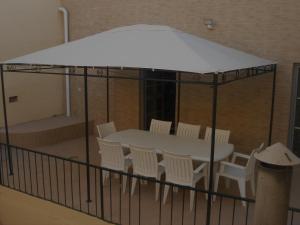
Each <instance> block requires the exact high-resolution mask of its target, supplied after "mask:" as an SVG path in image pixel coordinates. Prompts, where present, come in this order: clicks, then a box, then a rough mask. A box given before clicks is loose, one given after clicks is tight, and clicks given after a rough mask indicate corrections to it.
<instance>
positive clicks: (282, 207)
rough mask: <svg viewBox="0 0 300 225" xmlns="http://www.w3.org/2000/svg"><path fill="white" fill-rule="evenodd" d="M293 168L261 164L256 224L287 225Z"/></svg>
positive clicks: (256, 204) (255, 212)
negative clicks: (271, 166) (270, 166)
mask: <svg viewBox="0 0 300 225" xmlns="http://www.w3.org/2000/svg"><path fill="white" fill-rule="evenodd" d="M291 170H292V169H291V168H289V167H281V168H268V167H267V165H263V164H261V165H259V170H258V178H257V192H256V203H255V211H254V215H255V216H254V225H286V223H287V217H288V207H289V193H290V184H291Z"/></svg>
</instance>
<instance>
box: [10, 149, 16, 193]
mask: <svg viewBox="0 0 300 225" xmlns="http://www.w3.org/2000/svg"><path fill="white" fill-rule="evenodd" d="M12 152H13V151H12V149H10V155H11V161H12V162H13V154H12ZM13 167H14V164H12V169H13V170H14V168H13ZM11 176H12V185H13V187H14V189H15V188H16V186H15V174H14V173H13V174H11Z"/></svg>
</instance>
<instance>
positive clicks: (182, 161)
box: [163, 152, 194, 186]
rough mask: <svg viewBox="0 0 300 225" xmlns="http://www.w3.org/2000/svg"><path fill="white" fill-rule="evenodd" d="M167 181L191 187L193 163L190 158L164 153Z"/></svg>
mask: <svg viewBox="0 0 300 225" xmlns="http://www.w3.org/2000/svg"><path fill="white" fill-rule="evenodd" d="M163 158H164V166H165V172H166V181H167V182H171V183H175V184H181V185H189V186H190V185H191V184H192V182H193V171H194V168H193V161H192V158H191V157H190V156H185V155H177V154H172V153H167V152H164V153H163Z"/></svg>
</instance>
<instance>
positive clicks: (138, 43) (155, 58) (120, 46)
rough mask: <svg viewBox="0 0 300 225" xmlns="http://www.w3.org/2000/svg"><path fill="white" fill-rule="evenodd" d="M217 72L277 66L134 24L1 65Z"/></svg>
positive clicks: (181, 34)
mask: <svg viewBox="0 0 300 225" xmlns="http://www.w3.org/2000/svg"><path fill="white" fill-rule="evenodd" d="M3 63H4V64H36V65H39V64H41V65H58V66H89V67H124V68H126V67H128V68H145V69H162V70H172V71H185V72H192V73H201V74H205V73H216V72H226V71H232V70H239V69H246V68H253V67H260V66H267V65H272V64H275V63H274V62H272V61H270V60H266V59H263V58H259V57H257V56H254V55H251V54H247V53H244V52H242V51H238V50H235V49H232V48H228V47H225V46H223V45H220V44H217V43H214V42H211V41H208V40H206V39H203V38H199V37H197V36H194V35H191V34H187V33H184V32H182V31H179V30H176V29H173V28H171V27H167V26H154V25H133V26H126V27H121V28H116V29H112V30H109V31H106V32H102V33H99V34H95V35H92V36H89V37H86V38H83V39H79V40H76V41H72V42H69V43H66V44H62V45H58V46H56V47H52V48H48V49H45V50H41V51H38V52H35V53H32V54H28V55H25V56H22V57H18V58H15V59H12V60H8V61H6V62H3Z"/></svg>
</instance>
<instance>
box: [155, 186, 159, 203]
mask: <svg viewBox="0 0 300 225" xmlns="http://www.w3.org/2000/svg"><path fill="white" fill-rule="evenodd" d="M159 188H160V183H156V184H155V201H157V200H158V197H159Z"/></svg>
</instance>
